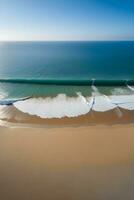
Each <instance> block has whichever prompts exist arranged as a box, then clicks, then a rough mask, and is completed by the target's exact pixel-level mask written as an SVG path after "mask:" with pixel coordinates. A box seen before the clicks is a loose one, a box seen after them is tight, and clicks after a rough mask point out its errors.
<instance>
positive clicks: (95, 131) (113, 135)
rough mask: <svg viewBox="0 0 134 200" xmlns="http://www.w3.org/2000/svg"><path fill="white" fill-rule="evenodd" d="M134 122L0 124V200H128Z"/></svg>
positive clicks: (132, 194)
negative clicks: (52, 124) (10, 125)
mask: <svg viewBox="0 0 134 200" xmlns="http://www.w3.org/2000/svg"><path fill="white" fill-rule="evenodd" d="M133 133H134V124H133V123H130V124H124V125H123V124H119V125H93V126H80V127H71V126H70V127H54V128H52V127H50V128H22V127H20V128H19V127H18V128H5V127H1V128H0V199H2V200H8V199H11V200H18V199H19V200H24V199H25V200H29V199H30V200H44V199H46V200H60V199H61V200H63V199H67V200H68V199H69V200H81V199H85V200H89V199H91V200H113V199H114V200H119V199H121V200H126V199H127V200H133V199H134V191H133V185H134V175H133V174H134V173H133V172H134V170H133V169H134V134H133Z"/></svg>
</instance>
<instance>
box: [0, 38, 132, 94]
mask: <svg viewBox="0 0 134 200" xmlns="http://www.w3.org/2000/svg"><path fill="white" fill-rule="evenodd" d="M0 79H2V80H3V79H4V80H5V79H6V80H7V79H8V80H10V81H11V82H12V81H13V82H14V81H15V80H23V82H24V83H25V84H24V83H23V85H22V84H18V83H14V84H12V83H1V88H4V89H5V90H6V92H7V93H8V94H9V96H10V95H13V96H14V95H15V93H16V94H18V95H19V96H20V93H21V94H22V93H23V94H25V95H36V94H37V95H42V94H46V95H48V94H49V93H51V94H52V95H53V94H55V91H57V92H59V90H61V92H62V91H63V92H64V90H65V92H68V93H70V94H71V93H72V92H74V91H75V90H76V87H75V86H71V87H67V86H66V87H65V86H64V87H63V86H61V87H57V88H54V86H48V85H47V86H45V87H44V86H41V85H39V84H36V81H40V80H43V81H44V80H50V81H51V82H52V81H54V80H56V81H57V83H58V81H60V80H62V81H64V80H65V81H67V82H68V81H69V80H77V81H80V80H92V79H95V80H101V81H102V80H103V81H104V80H112V81H113V80H118V81H120V80H134V42H130V41H129V42H1V43H0ZM26 80H30V81H32V80H33V82H35V84H34V85H30V84H28V83H27V82H25V81H26ZM63 84H64V83H63ZM74 85H75V84H74ZM80 85H82V84H80ZM105 85H106V84H105ZM14 87H15V88H16V89H15V90H14ZM4 89H3V90H4ZM81 89H82V91H83V92H86V91H87V90H88V89H87V87H84V90H83V87H82V86H81V87H79V89H78V90H81ZM3 90H2V91H3Z"/></svg>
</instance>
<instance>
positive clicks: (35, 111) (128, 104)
mask: <svg viewBox="0 0 134 200" xmlns="http://www.w3.org/2000/svg"><path fill="white" fill-rule="evenodd" d="M77 95H78V96H77V97H67V96H66V95H65V94H59V95H57V96H56V97H53V98H51V97H47V98H29V99H26V100H23V101H16V102H14V103H13V105H14V106H15V107H16V108H17V109H18V110H20V111H22V112H24V113H28V114H30V115H36V116H39V117H41V118H62V117H77V116H80V115H85V114H87V113H89V112H90V111H96V112H106V111H109V110H112V109H116V108H118V109H120V108H123V109H127V110H134V95H118V96H116V95H111V96H105V95H102V94H100V93H97V94H95V93H94V94H93V95H92V96H91V97H83V96H82V95H81V93H77Z"/></svg>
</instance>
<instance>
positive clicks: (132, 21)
mask: <svg viewBox="0 0 134 200" xmlns="http://www.w3.org/2000/svg"><path fill="white" fill-rule="evenodd" d="M0 40H134V0H0Z"/></svg>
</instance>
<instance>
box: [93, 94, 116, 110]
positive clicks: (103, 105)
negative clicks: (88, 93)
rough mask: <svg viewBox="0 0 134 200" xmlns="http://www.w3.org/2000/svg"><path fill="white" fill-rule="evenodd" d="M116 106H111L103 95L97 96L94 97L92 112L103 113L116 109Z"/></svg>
mask: <svg viewBox="0 0 134 200" xmlns="http://www.w3.org/2000/svg"><path fill="white" fill-rule="evenodd" d="M116 107H117V105H115V104H113V103H112V102H111V101H110V99H109V98H108V97H107V96H105V95H99V96H96V97H95V101H94V105H93V108H92V109H93V110H94V111H97V112H105V111H108V110H112V109H114V108H116Z"/></svg>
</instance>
